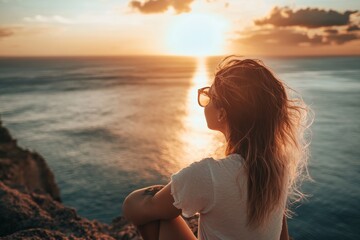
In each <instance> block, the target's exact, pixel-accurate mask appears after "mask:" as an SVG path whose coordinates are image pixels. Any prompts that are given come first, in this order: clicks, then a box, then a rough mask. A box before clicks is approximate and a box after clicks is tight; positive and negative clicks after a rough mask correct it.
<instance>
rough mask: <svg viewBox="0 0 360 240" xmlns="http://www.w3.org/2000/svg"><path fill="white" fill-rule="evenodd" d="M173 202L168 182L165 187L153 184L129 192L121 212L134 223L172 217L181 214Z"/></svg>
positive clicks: (138, 223) (141, 223) (144, 222)
mask: <svg viewBox="0 0 360 240" xmlns="http://www.w3.org/2000/svg"><path fill="white" fill-rule="evenodd" d="M173 203H174V198H173V196H172V195H171V185H170V183H169V184H167V185H166V186H165V187H164V186H161V185H155V186H151V187H148V188H143V189H139V190H136V191H134V192H132V193H131V194H129V196H127V197H126V199H125V201H124V204H123V214H124V216H125V218H127V219H128V220H129V221H131V222H132V223H134V224H135V225H143V224H146V223H149V222H152V221H155V220H166V219H173V218H176V217H177V216H179V215H180V214H181V210H180V209H177V208H176V207H175V206H174V205H173Z"/></svg>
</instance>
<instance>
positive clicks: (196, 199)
mask: <svg viewBox="0 0 360 240" xmlns="http://www.w3.org/2000/svg"><path fill="white" fill-rule="evenodd" d="M211 160H213V159H212V158H205V159H203V160H201V161H199V162H194V163H192V164H191V165H189V166H188V167H186V168H184V169H182V170H180V171H178V172H177V173H175V174H173V175H172V176H171V195H172V196H173V198H174V206H175V207H176V208H178V209H181V210H182V215H183V216H184V217H191V216H193V215H194V214H195V213H206V212H208V211H209V210H210V209H211V208H212V205H213V203H214V187H213V180H212V176H211V172H210V168H209V161H211ZM213 161H214V160H213Z"/></svg>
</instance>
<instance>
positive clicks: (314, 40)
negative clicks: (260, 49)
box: [237, 29, 324, 46]
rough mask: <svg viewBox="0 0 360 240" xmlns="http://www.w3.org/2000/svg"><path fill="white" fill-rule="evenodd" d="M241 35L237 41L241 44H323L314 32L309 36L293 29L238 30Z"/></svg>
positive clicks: (319, 36) (321, 39)
mask: <svg viewBox="0 0 360 240" xmlns="http://www.w3.org/2000/svg"><path fill="white" fill-rule="evenodd" d="M240 34H241V35H242V36H243V37H241V38H239V39H237V42H239V43H243V44H250V45H252V44H254V43H256V44H257V45H260V44H261V45H269V46H274V45H287V46H289V45H290V46H295V45H321V44H324V42H323V37H322V36H321V35H317V34H315V35H314V36H312V37H309V36H308V35H307V34H306V33H304V32H299V31H296V30H293V29H260V30H257V31H249V32H248V31H245V32H240Z"/></svg>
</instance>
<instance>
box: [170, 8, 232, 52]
mask: <svg viewBox="0 0 360 240" xmlns="http://www.w3.org/2000/svg"><path fill="white" fill-rule="evenodd" d="M225 29H226V22H225V20H224V19H222V18H220V17H219V16H216V15H205V14H186V15H182V16H178V17H176V18H175V19H174V21H173V22H172V24H171V25H170V29H169V31H168V33H167V41H166V43H167V44H168V49H169V52H170V53H171V54H175V55H190V56H209V55H216V54H222V53H223V52H224V49H223V47H224V46H223V45H224V42H225V35H224V34H225Z"/></svg>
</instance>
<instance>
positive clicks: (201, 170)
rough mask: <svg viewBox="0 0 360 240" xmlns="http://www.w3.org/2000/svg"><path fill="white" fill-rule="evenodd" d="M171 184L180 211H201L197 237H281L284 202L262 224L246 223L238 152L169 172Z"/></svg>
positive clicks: (244, 179) (244, 185)
mask: <svg viewBox="0 0 360 240" xmlns="http://www.w3.org/2000/svg"><path fill="white" fill-rule="evenodd" d="M171 184H172V194H173V197H174V200H175V203H174V205H175V206H176V207H178V208H181V209H182V211H183V215H184V216H186V217H190V216H191V215H193V214H194V213H196V212H199V213H200V218H199V230H198V237H199V239H256V240H262V239H264V240H265V239H266V240H272V239H276V240H278V239H280V232H281V226H282V218H283V214H284V209H285V205H284V204H281V207H279V208H278V209H277V210H275V211H273V212H272V213H271V214H270V217H269V220H268V222H267V224H264V226H263V227H262V228H256V229H255V230H251V229H250V228H249V227H248V226H247V214H246V213H247V210H246V207H247V206H246V201H247V177H246V174H245V172H244V159H243V158H242V157H241V155H239V154H230V155H228V156H227V157H226V158H224V159H220V160H214V159H213V158H206V159H203V160H201V161H199V162H196V163H193V164H191V165H190V166H189V167H187V168H185V169H183V170H181V171H179V172H178V173H176V174H174V175H172V183H171ZM284 197H286V196H285V195H284ZM284 202H285V199H284Z"/></svg>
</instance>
